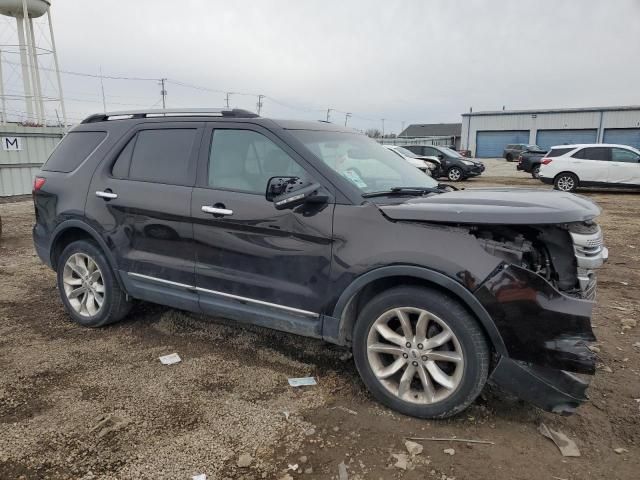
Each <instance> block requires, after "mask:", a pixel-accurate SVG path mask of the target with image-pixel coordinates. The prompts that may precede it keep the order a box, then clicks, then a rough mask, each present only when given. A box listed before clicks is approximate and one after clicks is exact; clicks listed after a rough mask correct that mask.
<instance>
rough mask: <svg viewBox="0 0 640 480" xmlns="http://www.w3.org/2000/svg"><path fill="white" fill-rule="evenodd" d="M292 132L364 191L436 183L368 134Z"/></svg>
mask: <svg viewBox="0 0 640 480" xmlns="http://www.w3.org/2000/svg"><path fill="white" fill-rule="evenodd" d="M289 132H290V133H291V134H292V135H293V136H295V137H296V138H297V139H298V140H300V141H301V142H302V143H303V144H304V146H305V147H307V148H308V149H309V150H311V152H313V153H314V154H315V155H316V156H317V157H319V158H320V159H321V160H322V161H323V162H324V163H326V164H327V165H328V166H329V167H331V168H332V169H333V170H334V171H336V172H337V173H339V174H340V175H342V176H343V177H344V178H346V179H347V180H349V181H350V182H351V183H352V184H353V185H355V186H356V187H357V188H358V189H359V190H360V191H361V192H362V193H371V192H379V191H382V190H389V189H391V188H394V187H413V188H435V187H436V186H437V182H436V181H435V180H433V179H432V178H431V177H430V176H428V175H427V174H425V173H423V172H421V171H420V170H418V169H417V168H416V167H414V166H413V165H411V164H410V163H408V162H407V161H406V160H403V159H402V157H400V156H398V155H397V154H396V153H394V152H392V151H390V150H388V149H387V148H385V147H383V146H382V145H380V144H379V143H377V142H375V141H374V140H371V139H370V138H369V137H367V136H365V135H361V134H357V133H343V132H325V131H318V130H290V131H289Z"/></svg>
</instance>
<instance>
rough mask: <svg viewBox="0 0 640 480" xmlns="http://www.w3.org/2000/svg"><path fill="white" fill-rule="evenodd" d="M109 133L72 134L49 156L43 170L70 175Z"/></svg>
mask: <svg viewBox="0 0 640 480" xmlns="http://www.w3.org/2000/svg"><path fill="white" fill-rule="evenodd" d="M106 137H107V132H70V133H68V134H67V135H66V136H65V137H64V138H63V139H62V140H61V141H60V143H59V144H58V146H57V147H56V148H55V150H54V151H53V153H52V154H51V155H50V156H49V159H48V160H47V162H46V163H45V164H44V165H43V166H42V170H46V171H48V172H62V173H69V172H71V171H73V170H75V169H76V168H78V166H79V165H80V164H81V163H82V161H83V160H84V159H85V158H87V157H88V156H89V155H90V154H91V153H92V152H93V151H94V150H95V149H96V148H97V147H98V145H100V143H102V141H103V140H104V139H105V138H106Z"/></svg>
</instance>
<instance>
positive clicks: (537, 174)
mask: <svg viewBox="0 0 640 480" xmlns="http://www.w3.org/2000/svg"><path fill="white" fill-rule="evenodd" d="M531 176H532V177H533V178H540V165H534V166H533V168H532V169H531Z"/></svg>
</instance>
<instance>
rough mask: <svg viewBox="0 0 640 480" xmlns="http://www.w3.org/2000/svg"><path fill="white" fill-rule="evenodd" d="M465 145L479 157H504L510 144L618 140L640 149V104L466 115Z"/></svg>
mask: <svg viewBox="0 0 640 480" xmlns="http://www.w3.org/2000/svg"><path fill="white" fill-rule="evenodd" d="M461 136H462V148H463V149H467V150H471V152H472V153H473V154H474V155H475V156H476V157H484V158H487V157H501V156H502V151H503V149H504V147H505V146H506V145H509V144H514V143H528V144H537V145H539V146H541V147H542V148H549V147H552V146H554V145H564V144H573V143H618V144H622V145H630V146H632V147H636V148H640V106H627V107H593V108H561V109H560V108H559V109H550V110H500V111H494V112H492V111H487V112H470V113H463V114H462V135H461Z"/></svg>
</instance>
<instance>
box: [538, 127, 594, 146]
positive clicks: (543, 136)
mask: <svg viewBox="0 0 640 480" xmlns="http://www.w3.org/2000/svg"><path fill="white" fill-rule="evenodd" d="M597 137H598V131H597V130H596V129H595V128H594V129H593V130H586V129H585V130H538V135H537V137H536V144H537V145H540V146H541V147H542V148H549V147H553V146H555V145H572V144H574V143H596V141H597Z"/></svg>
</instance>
